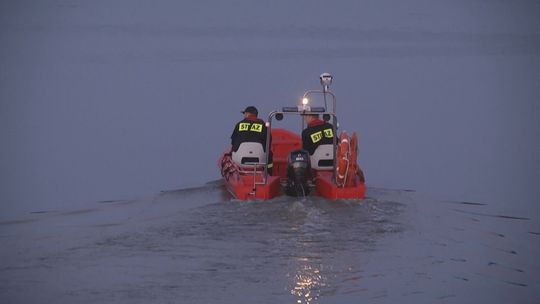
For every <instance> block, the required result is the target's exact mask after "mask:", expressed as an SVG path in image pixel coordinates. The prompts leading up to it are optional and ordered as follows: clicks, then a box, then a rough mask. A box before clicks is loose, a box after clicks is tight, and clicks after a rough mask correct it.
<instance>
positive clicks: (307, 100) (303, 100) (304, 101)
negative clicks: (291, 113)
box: [302, 97, 309, 105]
mask: <svg viewBox="0 0 540 304" xmlns="http://www.w3.org/2000/svg"><path fill="white" fill-rule="evenodd" d="M308 103H309V99H308V98H307V97H304V98H302V104H303V105H307V104H308Z"/></svg>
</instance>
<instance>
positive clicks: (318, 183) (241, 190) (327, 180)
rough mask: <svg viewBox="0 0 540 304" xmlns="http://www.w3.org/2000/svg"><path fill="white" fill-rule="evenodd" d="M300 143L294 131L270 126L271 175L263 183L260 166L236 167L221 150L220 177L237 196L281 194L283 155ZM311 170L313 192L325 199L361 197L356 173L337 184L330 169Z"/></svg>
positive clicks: (362, 190)
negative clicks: (258, 167) (252, 167)
mask: <svg viewBox="0 0 540 304" xmlns="http://www.w3.org/2000/svg"><path fill="white" fill-rule="evenodd" d="M301 147H302V141H301V138H300V136H298V135H297V134H295V133H293V132H290V131H288V130H284V129H272V152H273V169H272V170H273V172H272V174H273V175H271V176H270V175H269V176H268V177H267V180H266V183H264V184H263V178H264V177H263V175H264V174H262V173H263V172H262V170H261V169H259V171H258V173H256V174H255V175H254V174H253V171H252V170H253V169H250V168H240V167H238V165H236V164H235V163H234V162H233V161H232V159H231V157H230V154H229V153H224V154H223V155H222V156H221V158H220V159H219V162H218V165H219V167H220V169H221V174H222V175H223V177H224V182H225V187H226V188H227V190H228V191H229V192H230V193H231V194H232V195H233V196H234V197H235V198H236V199H239V200H250V199H261V200H268V199H272V198H274V197H277V196H280V195H282V194H283V191H282V189H281V180H285V179H286V174H287V157H288V155H289V152H290V151H293V150H297V149H301ZM313 171H314V174H313V176H315V179H314V184H315V188H316V189H315V194H316V195H318V196H322V197H324V198H327V199H329V200H337V199H363V198H364V197H365V184H364V182H363V181H362V180H361V179H360V178H359V177H358V176H355V177H354V178H355V180H354V182H352V183H349V184H348V185H346V186H341V187H339V186H337V185H336V184H335V183H334V182H333V174H332V171H328V170H325V171H322V170H321V171H318V170H313ZM254 180H255V187H254Z"/></svg>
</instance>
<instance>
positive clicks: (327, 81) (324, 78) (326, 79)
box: [319, 73, 334, 91]
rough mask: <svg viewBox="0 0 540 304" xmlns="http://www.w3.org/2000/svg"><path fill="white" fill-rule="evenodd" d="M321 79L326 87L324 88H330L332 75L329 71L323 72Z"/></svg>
mask: <svg viewBox="0 0 540 304" xmlns="http://www.w3.org/2000/svg"><path fill="white" fill-rule="evenodd" d="M319 78H320V79H321V85H322V86H323V87H324V90H325V91H326V90H328V87H329V86H330V85H331V84H332V79H333V78H334V77H332V75H330V74H329V73H322V74H321V76H319Z"/></svg>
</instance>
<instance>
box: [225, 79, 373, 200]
mask: <svg viewBox="0 0 540 304" xmlns="http://www.w3.org/2000/svg"><path fill="white" fill-rule="evenodd" d="M319 78H320V82H321V85H322V87H323V89H322V90H309V91H306V92H305V93H304V95H303V97H302V103H301V105H298V106H295V107H283V108H282V109H281V110H276V111H273V112H271V113H270V114H269V116H268V120H267V122H266V127H267V128H268V132H267V134H268V137H267V140H266V147H263V146H262V144H260V143H255V142H244V143H242V144H240V147H239V148H238V150H237V151H236V152H231V149H230V148H229V149H228V150H226V151H225V152H224V153H223V154H222V155H221V157H220V158H219V160H218V167H219V168H220V170H221V175H222V176H223V179H224V184H225V187H226V188H227V190H228V191H229V192H230V193H231V194H232V195H233V197H234V198H236V199H239V200H253V199H262V200H267V199H272V198H274V197H277V196H280V195H283V194H286V195H292V196H306V195H310V194H314V195H317V196H321V197H324V198H326V199H329V200H337V199H363V198H364V196H365V180H364V174H363V172H362V170H361V168H360V166H358V163H357V158H358V138H357V135H356V133H352V134H351V136H349V135H348V134H347V133H346V132H341V134H340V135H339V137H337V136H335V134H337V132H336V131H337V129H338V126H337V116H336V113H335V112H336V97H335V95H334V94H333V93H332V92H331V91H330V89H329V87H330V84H331V83H332V79H333V77H332V75H330V74H328V73H323V74H321V76H320V77H319ZM314 95H318V96H322V97H323V99H324V104H323V105H322V106H311V105H310V104H309V103H310V98H311V97H312V96H314ZM328 100H330V101H331V102H330V106H331V107H329V105H328V103H329V102H328ZM307 114H318V115H322V117H323V120H325V121H326V122H329V123H331V125H332V128H333V135H331V136H334V138H335V140H334V141H333V144H326V145H319V146H318V147H317V148H316V150H315V152H314V153H313V155H309V153H308V152H307V151H306V150H302V139H301V136H300V135H299V134H298V133H295V132H293V131H290V130H287V129H284V128H272V124H273V120H274V119H275V120H277V121H281V120H283V119H284V117H285V116H298V117H300V118H302V117H303V115H307ZM302 122H303V120H302ZM302 127H303V124H302ZM270 135H271V140H270ZM270 143H271V145H270ZM265 151H272V153H273V168H272V174H271V175H270V174H269V169H268V163H269V153H265Z"/></svg>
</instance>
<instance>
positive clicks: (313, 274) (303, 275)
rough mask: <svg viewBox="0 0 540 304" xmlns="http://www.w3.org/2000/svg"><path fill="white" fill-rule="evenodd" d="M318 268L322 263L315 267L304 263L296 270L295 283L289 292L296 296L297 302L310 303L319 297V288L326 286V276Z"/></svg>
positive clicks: (299, 303) (300, 303)
mask: <svg viewBox="0 0 540 304" xmlns="http://www.w3.org/2000/svg"><path fill="white" fill-rule="evenodd" d="M306 260H307V259H306ZM320 268H322V265H319V267H315V266H312V265H309V264H304V265H303V266H301V267H300V268H299V269H298V271H297V272H296V274H295V276H294V280H295V285H294V287H293V288H292V289H291V294H293V295H294V296H296V298H297V300H296V302H297V303H298V304H303V303H305V304H312V303H316V302H317V300H318V299H319V297H320V295H321V289H322V288H324V287H325V286H326V277H324V276H323V275H322V274H321V269H320Z"/></svg>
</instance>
